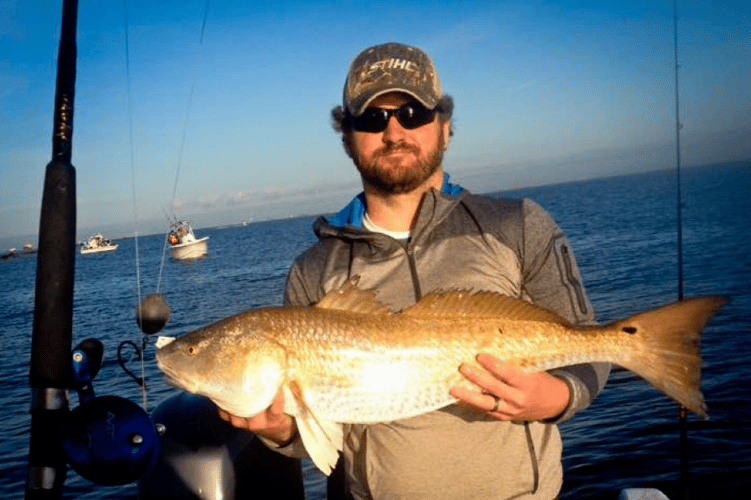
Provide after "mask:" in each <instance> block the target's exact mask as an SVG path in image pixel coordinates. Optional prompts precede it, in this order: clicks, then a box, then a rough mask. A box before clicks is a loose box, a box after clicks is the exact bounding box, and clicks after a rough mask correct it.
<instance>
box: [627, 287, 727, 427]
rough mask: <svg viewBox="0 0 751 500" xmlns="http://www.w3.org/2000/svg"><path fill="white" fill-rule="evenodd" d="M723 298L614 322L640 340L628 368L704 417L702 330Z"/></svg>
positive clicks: (702, 299)
mask: <svg viewBox="0 0 751 500" xmlns="http://www.w3.org/2000/svg"><path fill="white" fill-rule="evenodd" d="M727 301H728V299H727V298H726V297H723V296H717V295H716V296H708V297H697V298H694V299H689V300H682V301H678V302H674V303H672V304H668V305H666V306H663V307H660V308H657V309H652V310H649V311H645V312H642V313H639V314H636V315H634V316H631V317H629V318H626V319H624V320H621V321H617V322H615V323H613V325H612V326H613V327H616V328H617V329H618V330H619V331H620V332H623V333H625V334H628V335H634V336H636V337H637V339H638V340H637V345H638V347H637V353H636V355H635V356H633V357H631V358H630V359H629V360H628V361H627V362H624V363H622V366H623V367H624V368H627V369H629V370H631V371H633V372H634V373H636V374H638V375H639V376H641V377H643V378H644V379H645V380H646V381H647V382H649V383H650V384H652V385H653V386H655V387H656V388H657V389H658V390H660V391H662V392H663V393H664V394H666V395H667V396H669V397H670V398H672V399H674V400H675V401H677V402H678V403H680V404H681V405H683V406H684V407H686V408H688V409H689V410H691V411H692V412H694V413H696V414H697V415H699V416H700V417H702V418H708V417H707V411H706V410H707V405H706V403H705V402H704V396H703V395H702V393H701V364H702V360H701V331H702V329H703V328H704V326H705V325H706V324H707V322H708V321H709V320H710V319H711V318H712V316H713V315H714V314H715V313H716V312H717V310H718V309H719V308H720V307H722V306H723V305H725V304H726V303H727Z"/></svg>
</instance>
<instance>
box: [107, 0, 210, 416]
mask: <svg viewBox="0 0 751 500" xmlns="http://www.w3.org/2000/svg"><path fill="white" fill-rule="evenodd" d="M208 11H209V0H206V3H205V6H204V11H203V19H202V22H201V33H200V37H199V43H198V49H197V53H196V57H195V60H194V63H193V82H192V84H191V87H190V94H189V97H188V103H187V106H186V108H187V109H186V112H185V119H184V121H183V130H182V137H181V141H180V147H179V151H178V157H177V167H176V172H175V182H174V185H173V189H172V198H171V199H170V204H169V207H170V214H171V215H172V216H173V217H174V205H175V198H176V196H177V186H178V182H179V178H180V166H181V164H182V156H183V151H184V149H185V143H186V139H187V129H188V124H189V122H190V110H191V108H192V104H193V95H194V93H195V86H196V83H195V82H196V80H197V75H198V71H197V67H198V64H197V62H198V58H199V54H200V51H201V48H202V47H203V40H204V35H205V32H206V20H207V19H208ZM129 26H130V23H129V20H128V2H127V0H123V32H124V41H125V73H126V93H127V108H128V125H129V126H128V136H129V141H130V169H131V199H132V204H133V208H132V211H133V241H134V251H135V265H136V295H137V299H138V307H137V309H136V320H137V321H138V324H139V325H140V326H141V331H142V333H141V345H140V347H139V346H138V345H136V343H135V342H132V341H124V342H122V343H121V344H120V346H119V348H118V352H117V355H118V362H119V363H120V366H121V367H122V368H123V370H124V371H125V372H126V373H127V374H128V375H129V376H130V377H131V378H132V379H133V380H135V381H136V382H137V383H138V384H139V385H140V386H141V396H142V406H143V408H144V410H147V411H148V389H147V385H146V383H145V380H146V366H145V355H144V353H145V350H146V346H147V344H148V337H147V334H151V333H155V332H156V331H158V330H160V329H161V328H162V327H163V326H164V323H166V318H167V316H168V313H169V306H168V305H167V304H166V302H164V299H163V298H161V296H160V295H159V290H160V288H161V281H162V276H163V275H164V262H165V256H166V253H167V238H166V237H165V239H164V246H163V247H162V255H161V261H160V265H159V273H158V277H157V284H156V293H155V294H154V295H153V296H149V297H147V300H144V299H143V297H142V293H141V264H140V248H139V238H138V203H137V196H136V192H137V190H136V184H137V183H136V160H135V140H134V137H133V99H132V85H131V79H132V77H131V71H130V40H129V36H128V33H129ZM149 299H156V303H155V302H150V303H148V304H147V303H146V302H147V301H148V300H149ZM165 309H166V313H165ZM155 312H156V315H155ZM156 317H158V318H159V319H164V322H163V323H161V324H160V325H157V326H155V324H158V323H159V321H158V320H157V321H156V322H155V321H154V320H155V318H156ZM125 347H131V348H132V350H131V355H130V358H129V359H128V360H127V361H125V360H124V359H123V350H124V348H125ZM134 356H135V357H136V358H137V359H138V360H139V361H140V371H141V376H140V377H137V376H135V374H133V373H132V372H131V371H130V370H129V369H128V368H127V363H128V362H130V361H131V360H132V359H133V357H134Z"/></svg>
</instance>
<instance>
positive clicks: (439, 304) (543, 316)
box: [400, 290, 569, 325]
mask: <svg viewBox="0 0 751 500" xmlns="http://www.w3.org/2000/svg"><path fill="white" fill-rule="evenodd" d="M400 314H402V315H404V316H411V317H420V318H449V317H450V318H456V317H463V318H498V317H502V318H503V319H507V320H514V321H544V322H548V323H560V324H563V325H569V322H568V320H566V319H565V318H563V317H561V316H559V315H557V314H555V313H553V312H551V311H548V310H547V309H543V308H542V307H539V306H536V305H534V304H532V303H530V302H527V301H526V300H521V299H516V298H514V297H508V296H506V295H501V294H500V293H497V292H487V291H479V292H475V291H469V290H448V291H433V292H430V293H429V294H427V295H425V296H424V297H423V298H422V300H420V301H419V302H417V303H416V304H413V305H411V306H409V307H407V308H406V309H404V310H403V311H402V312H401V313H400Z"/></svg>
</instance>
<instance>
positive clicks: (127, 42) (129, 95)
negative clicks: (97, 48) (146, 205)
mask: <svg viewBox="0 0 751 500" xmlns="http://www.w3.org/2000/svg"><path fill="white" fill-rule="evenodd" d="M129 26H130V23H129V22H128V1H127V0H123V32H124V41H125V89H126V95H127V101H128V138H129V141H130V179H131V201H132V203H133V246H134V252H135V262H136V296H137V298H138V304H141V301H142V298H141V263H140V260H139V254H140V252H139V246H138V203H137V202H136V199H137V198H136V158H135V141H134V140H133V99H132V92H131V75H130V40H129V37H128V27H129ZM139 307H140V306H139ZM139 311H140V309H139ZM146 342H147V341H146V334H145V333H141V344H142V346H143V347H145V346H146ZM122 347H123V344H120V347H119V348H118V350H117V359H118V362H119V363H120V365H121V366H123V369H125V371H126V373H128V374H129V375H130V376H131V377H133V375H132V374H131V373H130V372H129V370H127V369H126V368H125V366H124V364H123V361H122V358H121V355H120V353H121V350H122ZM138 357H139V358H140V362H141V380H142V381H143V380H145V376H146V367H145V365H144V356H143V352H141V353H140V355H139V356H138ZM133 378H135V377H133ZM139 385H140V386H141V399H142V406H143V409H144V410H146V411H148V393H147V390H146V384H145V383H141V384H139Z"/></svg>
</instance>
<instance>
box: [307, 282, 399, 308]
mask: <svg viewBox="0 0 751 500" xmlns="http://www.w3.org/2000/svg"><path fill="white" fill-rule="evenodd" d="M359 281H360V277H359V276H355V277H354V278H352V279H349V280H347V281H346V282H345V283H344V285H342V286H341V287H340V288H338V289H337V290H333V291H331V292H329V293H327V294H326V295H324V296H323V298H322V299H321V300H320V301H319V302H318V303H317V304H316V305H315V307H319V308H321V309H335V310H339V311H350V312H357V313H362V314H391V311H390V310H389V308H388V307H386V305H385V304H384V303H383V302H379V301H378V300H376V298H375V292H374V291H372V290H363V289H361V288H360V287H358V286H357V283H358V282H359Z"/></svg>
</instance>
